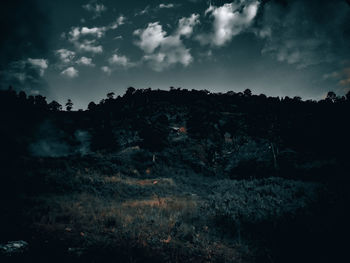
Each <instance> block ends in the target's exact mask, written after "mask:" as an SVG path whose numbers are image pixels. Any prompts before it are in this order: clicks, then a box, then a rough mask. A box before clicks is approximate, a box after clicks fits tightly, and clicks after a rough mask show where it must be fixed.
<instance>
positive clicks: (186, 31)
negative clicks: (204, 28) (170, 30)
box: [177, 14, 199, 37]
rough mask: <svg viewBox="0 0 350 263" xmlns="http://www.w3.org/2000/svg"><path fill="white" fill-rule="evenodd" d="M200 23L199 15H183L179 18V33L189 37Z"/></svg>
mask: <svg viewBox="0 0 350 263" xmlns="http://www.w3.org/2000/svg"><path fill="white" fill-rule="evenodd" d="M197 24H199V15H198V14H192V15H191V16H190V17H183V18H181V19H180V20H179V26H178V32H177V34H178V35H183V36H186V37H189V36H191V35H192V33H193V28H194V27H195V26H196V25H197Z"/></svg>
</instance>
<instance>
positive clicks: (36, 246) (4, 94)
mask: <svg viewBox="0 0 350 263" xmlns="http://www.w3.org/2000/svg"><path fill="white" fill-rule="evenodd" d="M349 95H350V94H349V93H348V95H347V96H345V97H337V96H336V95H335V94H334V93H332V92H329V93H328V95H327V98H326V99H325V100H321V101H311V100H310V101H303V100H301V98H298V97H295V98H288V97H286V98H275V97H267V96H265V95H253V94H251V92H250V91H249V90H246V91H244V92H242V93H234V92H228V93H225V94H221V93H210V92H208V91H196V90H191V91H189V90H184V89H175V88H171V89H170V91H162V90H151V89H146V90H136V89H134V88H129V89H128V90H127V91H126V93H125V94H124V95H123V96H118V97H117V98H115V96H114V94H113V93H109V94H107V98H106V99H104V100H102V101H101V102H100V103H98V104H95V103H90V104H89V107H88V109H87V110H85V111H72V110H71V108H72V107H73V109H74V104H73V103H67V105H66V106H67V110H66V111H63V110H62V106H61V105H59V104H58V103H57V102H51V103H47V102H46V99H45V97H42V96H40V95H38V96H27V95H26V94H25V93H23V92H21V93H19V94H17V93H16V92H14V91H13V90H7V91H1V93H0V116H1V123H2V128H1V131H0V140H1V145H2V147H1V152H0V158H1V162H2V171H3V172H2V173H1V174H2V175H1V186H0V187H1V189H0V190H1V207H2V215H3V216H2V217H1V219H0V244H6V242H8V241H13V240H24V241H26V242H28V244H29V245H28V249H27V250H26V251H24V252H22V253H19V254H16V255H11V256H10V255H9V254H8V253H5V252H4V250H1V253H0V255H1V256H0V257H2V258H3V259H4V260H9V261H11V260H12V261H17V260H28V259H31V260H33V261H35V262H47V261H48V260H50V261H51V262H56V261H57V262H61V261H62V260H65V261H67V262H111V261H112V262H332V261H333V262H337V261H339V260H340V259H342V258H343V256H344V255H345V253H346V242H344V241H343V240H344V239H345V238H346V237H347V236H348V235H347V234H348V220H349V219H350V218H349V217H348V215H347V211H346V210H347V209H346V207H347V206H348V204H349V203H348V202H349V195H348V194H347V190H348V186H349V179H348V178H349V177H348V174H349V168H350V167H349V165H350V163H349V159H348V156H349V155H348V149H349V148H350V145H349V144H350V141H349V134H350V125H348V122H349V121H348V119H349V112H350V111H349V109H350V98H349ZM0 259H1V258H0Z"/></svg>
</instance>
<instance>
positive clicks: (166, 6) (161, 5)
mask: <svg viewBox="0 0 350 263" xmlns="http://www.w3.org/2000/svg"><path fill="white" fill-rule="evenodd" d="M173 7H174V4H171V3H169V4H160V5H159V8H173Z"/></svg>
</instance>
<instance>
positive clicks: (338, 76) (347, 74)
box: [323, 67, 350, 91]
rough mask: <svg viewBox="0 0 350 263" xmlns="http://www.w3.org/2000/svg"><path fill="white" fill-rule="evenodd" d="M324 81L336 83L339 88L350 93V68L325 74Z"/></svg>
mask: <svg viewBox="0 0 350 263" xmlns="http://www.w3.org/2000/svg"><path fill="white" fill-rule="evenodd" d="M323 79H324V80H333V81H336V82H337V84H338V85H339V86H341V87H343V88H345V91H348V90H350V67H345V68H343V69H340V70H338V71H333V72H331V73H327V74H324V75H323Z"/></svg>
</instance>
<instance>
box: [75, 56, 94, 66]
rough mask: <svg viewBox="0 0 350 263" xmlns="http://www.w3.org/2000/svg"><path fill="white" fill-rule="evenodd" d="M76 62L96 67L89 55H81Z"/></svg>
mask: <svg viewBox="0 0 350 263" xmlns="http://www.w3.org/2000/svg"><path fill="white" fill-rule="evenodd" d="M76 63H77V64H78V65H81V66H89V67H94V66H95V64H94V63H92V58H87V57H81V58H80V59H78V60H77V61H76Z"/></svg>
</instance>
